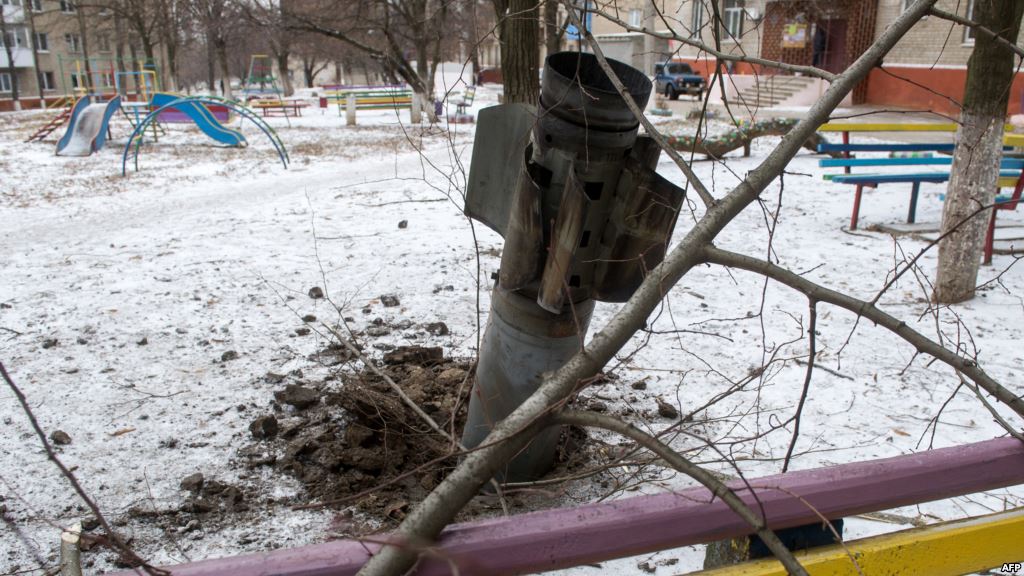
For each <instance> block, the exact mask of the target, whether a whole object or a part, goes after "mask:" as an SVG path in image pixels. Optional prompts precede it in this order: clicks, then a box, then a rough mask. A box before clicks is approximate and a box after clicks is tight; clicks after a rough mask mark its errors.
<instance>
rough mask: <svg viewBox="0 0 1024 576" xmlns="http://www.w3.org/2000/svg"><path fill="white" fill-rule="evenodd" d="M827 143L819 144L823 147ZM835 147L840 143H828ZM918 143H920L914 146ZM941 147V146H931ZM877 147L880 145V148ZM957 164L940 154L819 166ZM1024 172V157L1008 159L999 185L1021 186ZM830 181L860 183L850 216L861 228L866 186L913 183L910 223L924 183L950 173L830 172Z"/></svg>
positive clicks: (945, 177)
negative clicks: (860, 218) (858, 221)
mask: <svg viewBox="0 0 1024 576" xmlns="http://www.w3.org/2000/svg"><path fill="white" fill-rule="evenodd" d="M824 146H826V145H822V146H820V147H819V149H820V148H822V147H824ZM828 146H830V147H831V148H833V149H835V148H836V146H839V147H842V145H828ZM857 146H879V147H880V146H882V145H874V144H870V145H857ZM885 146H890V147H892V146H907V145H885ZM913 146H918V145H913ZM929 146H933V147H934V146H941V145H934V144H932V145H929ZM876 149H877V148H876ZM952 163H953V159H952V157H949V156H940V157H933V158H927V157H926V158H823V159H822V160H819V161H818V165H819V166H821V167H823V168H829V167H842V168H844V169H845V170H849V169H850V168H851V167H879V168H881V167H887V166H950V165H951V164H952ZM1022 174H1024V160H1022V159H1018V158H1004V159H1003V161H1002V164H1001V169H1000V172H999V177H1000V178H999V187H1000V188H1007V187H1014V186H1016V185H1017V181H1018V180H1019V179H1020V177H1021V176H1022ZM825 179H826V180H831V181H832V182H836V183H839V184H850V185H852V186H856V188H855V191H854V197H853V211H852V214H851V215H850V229H851V230H856V229H857V220H858V218H859V215H860V203H861V198H862V195H863V192H864V188H877V187H878V186H879V185H881V184H893V183H910V184H911V190H910V208H909V210H908V211H907V222H908V223H911V224H912V223H913V222H914V219H915V214H916V212H917V198H918V193H919V191H920V187H921V183H922V182H929V183H942V182H948V181H949V172H916V173H909V174H906V173H905V174H899V173H889V174H850V173H844V174H826V175H825Z"/></svg>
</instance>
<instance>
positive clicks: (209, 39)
mask: <svg viewBox="0 0 1024 576" xmlns="http://www.w3.org/2000/svg"><path fill="white" fill-rule="evenodd" d="M191 7H192V11H193V14H194V15H195V17H196V20H197V21H198V22H199V23H200V25H201V26H202V29H203V33H204V35H205V37H206V45H207V50H208V52H209V55H210V57H211V63H210V65H209V66H210V69H211V72H212V70H213V67H214V62H216V66H217V67H218V68H219V69H220V81H221V93H222V94H223V95H224V97H225V98H233V97H234V96H233V93H232V89H231V67H230V66H229V63H228V42H229V37H230V34H231V29H230V21H231V19H232V17H234V16H237V14H235V13H234V12H233V8H234V6H233V5H232V4H231V3H230V2H229V1H228V0H192V4H191ZM210 79H211V81H212V79H213V77H212V74H211V75H210ZM210 89H211V90H213V89H214V87H213V85H212V84H211V86H210Z"/></svg>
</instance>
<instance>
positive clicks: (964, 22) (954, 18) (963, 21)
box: [928, 7, 1024, 58]
mask: <svg viewBox="0 0 1024 576" xmlns="http://www.w3.org/2000/svg"><path fill="white" fill-rule="evenodd" d="M928 13H929V14H931V15H932V16H935V17H936V18H942V19H943V20H949V21H950V22H954V23H956V24H960V25H961V26H967V27H968V28H973V29H974V30H975V31H977V32H980V33H982V34H984V35H985V36H988V37H989V38H992V39H993V40H995V41H996V43H997V44H999V45H1000V46H1002V47H1003V48H1006V49H1008V50H1012V51H1013V53H1014V54H1016V55H1017V56H1020V57H1021V58H1024V48H1021V47H1020V46H1017V44H1015V43H1014V42H1011V41H1009V40H1007V39H1006V38H1004V37H1003V36H1001V35H1000V34H998V33H996V32H993V31H992V30H989V29H988V28H986V27H984V26H982V25H981V24H978V23H977V22H975V21H974V20H968V19H967V18H964V17H963V16H960V15H958V14H953V13H952V12H946V11H945V10H941V9H939V8H935V7H932V9H931V10H929V11H928Z"/></svg>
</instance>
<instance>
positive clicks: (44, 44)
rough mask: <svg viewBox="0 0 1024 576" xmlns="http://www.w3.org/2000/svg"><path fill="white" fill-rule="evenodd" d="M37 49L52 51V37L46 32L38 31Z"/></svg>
mask: <svg viewBox="0 0 1024 576" xmlns="http://www.w3.org/2000/svg"><path fill="white" fill-rule="evenodd" d="M36 50H37V51H39V52H49V51H50V37H49V36H47V35H46V32H36Z"/></svg>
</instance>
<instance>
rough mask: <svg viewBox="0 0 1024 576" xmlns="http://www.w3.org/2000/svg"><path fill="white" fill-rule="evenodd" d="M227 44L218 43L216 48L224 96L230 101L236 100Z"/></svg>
mask: <svg viewBox="0 0 1024 576" xmlns="http://www.w3.org/2000/svg"><path fill="white" fill-rule="evenodd" d="M226 44H227V43H226V42H223V41H218V42H217V44H216V45H215V46H214V48H215V49H216V52H217V62H218V63H220V80H221V90H222V91H223V95H224V97H225V98H227V99H228V100H231V99H232V98H234V94H233V93H232V91H231V70H230V69H229V68H228V47H227V45H226Z"/></svg>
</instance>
